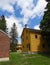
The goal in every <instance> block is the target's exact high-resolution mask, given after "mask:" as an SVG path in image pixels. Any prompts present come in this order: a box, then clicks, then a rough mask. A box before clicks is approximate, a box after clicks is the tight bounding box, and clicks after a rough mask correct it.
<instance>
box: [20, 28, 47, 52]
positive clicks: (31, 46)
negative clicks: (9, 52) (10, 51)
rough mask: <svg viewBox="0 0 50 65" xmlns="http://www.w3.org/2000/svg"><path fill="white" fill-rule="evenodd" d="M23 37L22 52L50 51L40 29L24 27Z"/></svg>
mask: <svg viewBox="0 0 50 65" xmlns="http://www.w3.org/2000/svg"><path fill="white" fill-rule="evenodd" d="M21 39H22V52H25V53H26V52H31V53H32V52H35V53H36V52H48V47H47V44H46V42H45V41H44V40H43V39H42V35H41V32H40V30H35V29H29V28H24V29H23V32H22V35H21Z"/></svg>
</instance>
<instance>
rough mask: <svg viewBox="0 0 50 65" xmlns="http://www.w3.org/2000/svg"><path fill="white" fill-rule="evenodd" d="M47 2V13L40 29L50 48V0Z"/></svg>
mask: <svg viewBox="0 0 50 65" xmlns="http://www.w3.org/2000/svg"><path fill="white" fill-rule="evenodd" d="M46 1H47V2H48V4H47V6H46V9H47V11H45V12H44V13H45V14H44V17H43V20H42V21H41V22H40V29H41V31H42V36H43V38H44V40H45V41H46V42H47V43H48V46H50V0H46Z"/></svg>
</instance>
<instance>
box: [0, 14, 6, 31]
mask: <svg viewBox="0 0 50 65" xmlns="http://www.w3.org/2000/svg"><path fill="white" fill-rule="evenodd" d="M0 29H2V30H3V31H5V32H6V20H5V16H4V15H2V16H1V17H0Z"/></svg>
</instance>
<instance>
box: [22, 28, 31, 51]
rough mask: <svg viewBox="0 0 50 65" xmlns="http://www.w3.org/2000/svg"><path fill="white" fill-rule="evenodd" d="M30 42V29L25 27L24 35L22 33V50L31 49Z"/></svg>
mask: <svg viewBox="0 0 50 65" xmlns="http://www.w3.org/2000/svg"><path fill="white" fill-rule="evenodd" d="M28 44H30V34H29V30H27V29H24V31H23V35H22V52H28V51H30V50H29V48H28Z"/></svg>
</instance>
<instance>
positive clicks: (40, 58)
mask: <svg viewBox="0 0 50 65" xmlns="http://www.w3.org/2000/svg"><path fill="white" fill-rule="evenodd" d="M0 65H50V56H45V55H41V54H20V53H17V52H11V53H10V61H7V62H0Z"/></svg>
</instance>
